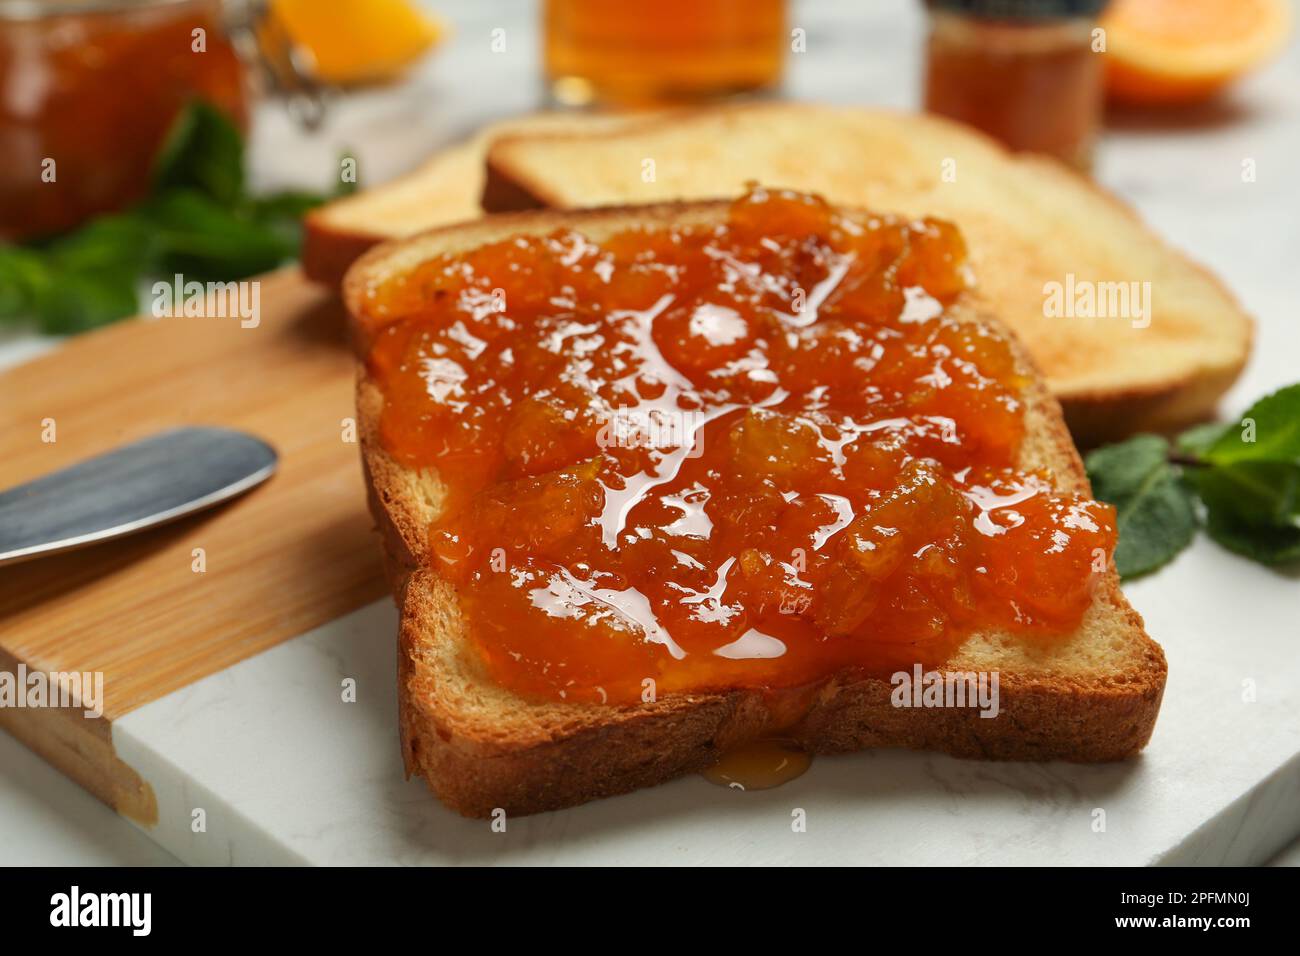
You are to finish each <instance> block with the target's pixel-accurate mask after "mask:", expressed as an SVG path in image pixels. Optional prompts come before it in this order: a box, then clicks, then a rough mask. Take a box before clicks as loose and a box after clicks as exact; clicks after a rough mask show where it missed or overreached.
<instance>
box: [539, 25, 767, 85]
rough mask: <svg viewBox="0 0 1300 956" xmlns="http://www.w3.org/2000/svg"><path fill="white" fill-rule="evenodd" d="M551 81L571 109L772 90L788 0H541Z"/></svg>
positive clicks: (548, 73)
mask: <svg viewBox="0 0 1300 956" xmlns="http://www.w3.org/2000/svg"><path fill="white" fill-rule="evenodd" d="M544 17H545V22H544V27H545V49H544V58H545V62H546V73H547V79H548V81H549V84H550V92H551V95H552V97H553V98H554V99H555V100H557V101H558V102H560V103H563V104H565V105H569V106H577V105H586V104H588V103H593V102H598V103H603V104H608V105H621V106H654V105H657V104H668V103H682V102H698V101H701V100H705V99H710V98H715V97H719V96H727V95H731V94H736V93H749V92H754V91H758V90H763V89H768V88H771V87H774V86H775V85H776V84H777V83H779V82H780V79H781V73H782V69H783V67H784V65H785V44H786V33H785V0H619V2H617V3H611V2H609V0H547V2H546V5H545V13H544Z"/></svg>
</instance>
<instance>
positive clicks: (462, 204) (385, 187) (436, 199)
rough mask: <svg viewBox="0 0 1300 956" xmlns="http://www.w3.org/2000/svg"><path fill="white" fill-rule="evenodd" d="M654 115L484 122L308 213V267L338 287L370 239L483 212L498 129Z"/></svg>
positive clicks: (563, 129) (557, 129) (616, 123)
mask: <svg viewBox="0 0 1300 956" xmlns="http://www.w3.org/2000/svg"><path fill="white" fill-rule="evenodd" d="M653 115H654V114H619V113H537V114H534V115H531V116H520V117H517V118H515V119H510V120H506V121H504V122H501V123H493V124H491V125H489V126H485V127H483V128H482V129H481V130H479V131H478V132H477V133H475V134H474V135H473V136H471V137H470V138H469V139H467V140H464V141H463V142H459V143H456V144H454V145H452V146H448V147H447V148H446V149H444V150H441V151H440V152H438V153H436V154H434V156H433V157H432V158H430V159H428V160H427V161H425V163H424V164H423V165H421V166H420V167H419V168H418V169H415V170H413V171H411V172H409V173H407V174H406V175H405V176H401V177H398V178H397V179H394V180H392V181H390V182H387V183H384V184H382V185H379V186H376V187H374V188H372V189H366V190H364V191H363V192H360V193H357V194H356V195H354V196H347V197H345V198H343V199H336V200H334V201H333V202H329V203H326V204H325V205H323V206H321V207H319V208H318V209H314V210H313V211H312V212H310V213H308V214H307V216H306V217H305V218H304V220H303V241H302V268H303V272H305V273H306V275H307V278H309V279H311V280H312V281H313V282H320V283H322V284H324V285H328V286H332V287H336V288H337V287H338V285H339V283H341V282H342V281H343V274H344V273H345V272H347V270H348V266H350V265H352V263H353V262H354V261H355V260H356V259H357V257H358V256H360V255H361V254H362V253H363V252H365V251H366V250H367V249H369V248H370V247H371V246H373V245H376V244H378V243H380V242H385V241H387V240H389V239H399V238H401V237H402V236H409V235H413V234H414V233H417V232H421V231H423V230H425V229H432V228H434V227H435V226H445V225H447V224H449V223H453V222H461V221H463V220H466V219H477V218H478V217H479V216H481V215H483V209H482V207H481V206H480V205H479V199H480V198H481V196H482V195H483V183H484V157H485V156H486V155H487V149H488V145H489V144H490V143H491V142H492V141H493V140H494V139H496V138H497V137H498V136H505V135H514V134H527V133H576V132H594V131H597V130H613V129H617V128H619V127H621V126H623V125H625V124H627V123H633V122H645V121H646V119H647V117H648V116H653Z"/></svg>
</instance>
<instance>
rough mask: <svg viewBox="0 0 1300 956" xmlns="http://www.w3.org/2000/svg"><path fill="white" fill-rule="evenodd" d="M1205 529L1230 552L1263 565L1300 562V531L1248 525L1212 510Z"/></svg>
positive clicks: (1217, 510)
mask: <svg viewBox="0 0 1300 956" xmlns="http://www.w3.org/2000/svg"><path fill="white" fill-rule="evenodd" d="M1205 530H1206V532H1207V533H1208V534H1209V535H1210V537H1211V538H1213V539H1214V540H1215V541H1217V542H1218V543H1219V544H1221V545H1222V546H1223V547H1225V548H1227V549H1228V550H1229V551H1235V552H1236V553H1237V554H1240V555H1242V556H1244V557H1247V558H1250V559H1251V560H1253V561H1259V562H1260V563H1261V564H1269V565H1279V564H1294V563H1298V562H1300V528H1296V527H1267V526H1263V527H1261V526H1257V525H1247V524H1244V523H1242V522H1240V521H1238V520H1236V519H1235V518H1233V517H1232V515H1231V513H1229V512H1227V511H1224V510H1221V509H1209V510H1208V511H1207V514H1206V519H1205Z"/></svg>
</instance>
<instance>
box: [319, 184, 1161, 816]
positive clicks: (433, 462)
mask: <svg viewBox="0 0 1300 956" xmlns="http://www.w3.org/2000/svg"><path fill="white" fill-rule="evenodd" d="M965 260H966V251H965V246H964V242H963V240H962V238H961V236H960V234H959V233H958V231H957V229H956V228H955V227H953V226H952V225H950V224H948V223H945V222H942V221H939V220H930V219H921V220H913V219H902V218H892V217H888V216H881V215H873V214H870V213H866V212H862V211H859V210H851V209H837V208H834V207H831V206H829V205H828V204H826V203H825V202H824V201H822V200H821V199H819V198H817V197H814V196H809V195H802V194H796V193H788V192H768V191H764V190H761V189H756V190H753V191H751V192H750V193H748V194H747V195H746V196H744V197H742V198H741V199H738V200H735V201H729V202H697V203H684V204H668V205H660V206H644V207H622V208H608V209H596V210H585V211H573V212H541V213H520V214H513V215H502V216H494V217H489V218H487V219H484V220H481V221H477V222H473V223H466V224H463V225H459V226H455V227H450V228H445V229H440V230H434V231H431V232H427V233H424V234H422V235H419V236H416V237H413V238H411V239H407V240H403V241H401V242H396V243H392V244H388V245H384V246H381V247H379V248H377V249H375V250H372V251H371V252H370V253H368V254H367V255H366V256H364V257H363V258H362V259H361V260H360V261H359V262H358V263H357V264H356V265H355V266H354V267H353V268H352V269H351V270H350V272H349V273H348V276H347V278H346V281H345V284H344V295H345V298H346V300H347V304H348V307H349V311H350V312H351V315H352V316H353V321H354V323H355V326H354V331H355V338H356V341H357V343H358V347H359V349H360V352H361V354H362V357H363V366H362V369H361V372H360V374H359V378H358V394H357V403H358V412H359V425H360V433H361V449H362V457H363V463H364V468H365V473H366V476H367V486H368V489H369V493H370V501H371V507H372V510H373V512H374V515H375V518H376V521H377V523H378V525H379V528H380V531H381V533H382V537H383V541H384V549H385V555H386V560H387V566H388V568H389V572H390V575H391V578H392V582H393V587H394V593H395V595H396V597H397V600H398V602H399V604H400V606H401V612H402V613H401V635H400V651H399V702H400V726H401V745H402V751H403V756H404V760H405V763H406V767H407V770H408V773H417V774H420V775H422V776H424V777H425V778H426V780H427V781H428V783H429V785H430V786H431V787H432V789H433V790H434V791H435V792H436V793H437V794H438V796H439V797H440V798H441V799H442V800H443V801H444V802H445V803H447V804H448V805H449V806H450V807H452V808H453V809H455V810H457V811H459V812H461V813H463V814H466V815H471V816H486V815H490V814H491V813H492V812H493V811H494V810H497V809H501V810H504V811H505V812H507V813H510V814H522V813H533V812H537V811H543V810H550V809H557V808H560V807H566V806H570V805H573V804H577V803H581V802H584V801H586V800H590V799H593V798H596V797H603V796H609V795H612V794H617V793H623V792H626V791H629V790H632V789H635V788H638V787H644V786H649V785H652V784H656V783H660V782H662V781H665V780H668V779H670V778H672V777H675V776H678V775H680V774H683V773H687V772H690V771H693V770H700V769H703V768H706V767H708V766H709V765H711V764H712V763H714V762H716V761H717V760H718V759H719V758H720V756H721V755H723V754H725V753H726V752H727V751H728V750H729V749H730V748H733V747H738V746H741V745H743V744H745V743H747V742H750V741H753V740H755V739H758V738H761V737H764V736H772V735H779V736H781V737H782V738H784V739H788V740H792V741H794V742H796V743H797V744H798V745H799V746H801V747H803V748H805V749H807V750H808V751H811V752H818V753H821V752H836V751H848V750H856V749H860V748H865V747H911V748H923V749H932V750H940V751H944V752H947V753H950V754H954V755H958V756H965V757H986V758H994V759H1030V760H1049V759H1064V760H1075V761H1104V760H1117V759H1122V758H1125V757H1128V756H1130V755H1132V754H1134V753H1136V752H1137V751H1138V750H1140V749H1141V748H1142V747H1143V746H1144V745H1145V744H1146V742H1147V740H1148V738H1149V737H1150V734H1151V731H1152V727H1153V725H1154V722H1155V719H1156V714H1157V711H1158V709H1159V706H1160V700H1161V695H1162V693H1163V689H1164V682H1165V662H1164V656H1163V654H1162V652H1161V650H1160V648H1159V646H1158V645H1156V644H1155V643H1154V642H1153V641H1152V640H1151V639H1150V638H1149V637H1147V635H1146V634H1145V633H1144V631H1143V626H1142V621H1141V618H1140V617H1139V616H1138V615H1137V614H1136V612H1134V611H1133V609H1132V608H1130V607H1129V605H1128V604H1127V602H1126V601H1125V599H1124V597H1123V595H1122V594H1121V593H1120V590H1119V586H1118V579H1117V577H1116V575H1115V572H1114V570H1113V566H1112V562H1111V560H1110V555H1111V551H1112V549H1113V547H1114V542H1115V527H1114V524H1115V521H1114V513H1113V511H1112V510H1111V508H1110V507H1109V506H1107V505H1104V504H1101V503H1098V502H1096V501H1093V500H1091V498H1090V494H1091V492H1090V489H1089V487H1088V482H1087V478H1086V476H1085V474H1084V471H1083V468H1082V465H1081V464H1080V460H1079V457H1078V454H1077V452H1076V451H1075V449H1074V446H1073V445H1072V443H1071V441H1070V437H1069V434H1068V433H1067V431H1066V429H1065V426H1064V423H1063V421H1062V418H1061V413H1060V408H1059V406H1058V405H1057V403H1056V401H1055V400H1054V399H1053V398H1052V397H1051V396H1050V395H1049V393H1048V392H1047V391H1046V389H1045V388H1044V386H1043V384H1042V382H1041V380H1040V379H1039V377H1038V376H1037V374H1036V372H1035V371H1034V369H1033V368H1032V366H1031V364H1030V363H1029V360H1028V359H1027V358H1026V356H1025V355H1024V353H1023V351H1022V349H1021V348H1020V347H1019V345H1018V344H1017V342H1016V340H1015V339H1014V338H1013V337H1011V336H1010V335H1009V334H1008V333H1007V332H1006V331H1005V329H1003V328H1002V327H1001V325H1000V324H999V323H998V322H997V320H996V319H995V318H994V317H993V316H991V315H988V314H987V313H986V311H985V310H984V308H983V307H982V306H981V305H980V303H979V301H978V300H977V299H976V297H975V296H974V295H972V293H971V291H970V289H969V285H970V276H969V272H968V270H967V267H966V261H965ZM931 674H938V675H940V677H941V679H942V677H943V675H953V674H955V675H959V677H960V676H961V675H966V676H968V677H974V676H976V675H984V676H985V677H989V676H995V677H996V680H995V681H994V682H993V683H992V686H994V687H995V688H996V694H997V700H996V704H995V707H994V708H993V712H992V713H990V712H989V710H988V709H987V708H986V709H983V710H981V709H977V708H976V707H974V706H972V705H973V701H970V702H957V701H954V700H952V699H951V698H949V699H948V700H947V701H946V702H945V701H943V700H940V701H939V703H940V704H946V705H944V706H929V705H928V703H929V698H928V697H927V705H925V706H914V705H915V704H917V703H919V702H920V701H919V694H918V695H917V696H916V698H913V697H912V696H910V695H909V694H906V693H901V692H900V688H901V687H902V686H903V685H904V684H905V683H906V682H907V680H908V679H909V678H910V677H912V676H913V675H931Z"/></svg>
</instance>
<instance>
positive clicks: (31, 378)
mask: <svg viewBox="0 0 1300 956" xmlns="http://www.w3.org/2000/svg"><path fill="white" fill-rule="evenodd" d="M258 281H260V283H261V291H260V295H261V303H260V304H261V316H260V322H259V323H258V325H257V326H256V327H253V328H242V327H241V326H240V323H239V320H238V319H236V318H184V317H176V318H163V319H133V320H130V321H126V322H121V323H118V324H116V325H112V326H109V327H108V328H105V329H102V330H99V331H96V332H91V333H89V334H86V335H82V336H78V337H77V338H74V339H72V340H71V341H69V342H68V343H67V344H65V345H63V346H62V347H61V348H58V349H56V350H55V351H54V352H52V353H50V354H48V355H45V356H43V357H40V358H37V359H36V360H34V361H31V362H28V363H26V364H24V365H20V366H18V367H16V368H14V369H12V370H9V371H7V372H3V373H0V487H4V488H7V487H10V486H12V485H15V484H18V483H21V482H24V481H27V480H29V479H32V478H36V477H38V476H40V475H43V474H46V473H48V472H50V471H53V470H55V469H58V468H61V467H64V466H66V465H70V464H73V463H75V462H77V461H80V460H82V459H84V458H87V457H90V456H92V455H96V454H98V453H100V452H103V451H106V450H108V449H110V448H113V447H115V446H118V445H122V444H124V443H126V442H130V441H134V440H136V439H138V438H143V437H145V436H147V435H150V434H152V433H154V432H157V431H161V430H163V429H166V428H170V427H174V426H178V425H226V426H230V427H232V428H238V429H243V430H245V431H248V432H251V433H252V434H254V435H257V436H259V437H261V438H263V439H265V440H266V441H268V442H270V443H271V445H273V446H274V447H275V449H276V450H277V452H279V455H280V464H279V469H278V470H277V472H276V474H275V475H274V476H273V477H272V478H271V479H270V481H268V482H267V483H265V484H264V485H262V486H261V487H259V488H257V489H255V490H253V491H252V492H250V493H248V494H247V495H244V496H243V497H240V498H237V499H235V500H234V501H232V502H230V503H227V504H225V505H222V506H219V507H218V508H216V509H213V510H211V511H208V512H206V513H204V514H201V515H196V516H193V517H191V518H187V519H184V520H181V521H178V522H175V523H173V524H171V525H168V526H165V527H162V528H159V529H155V530H153V531H150V532H146V533H144V534H140V535H136V536H134V537H131V538H126V539H122V540H120V541H117V542H109V543H105V544H101V545H97V546H94V547H91V548H86V549H83V550H80V551H74V552H69V553H67V554H63V555H58V556H55V557H50V558H44V559H38V560H34V561H30V562H27V563H24V564H19V565H14V566H10V567H5V568H0V670H7V671H10V672H12V673H15V674H16V673H18V667H19V665H20V664H25V665H26V667H27V671H28V672H29V673H30V672H32V671H42V672H50V671H78V672H84V671H99V672H102V673H103V675H104V676H103V682H104V708H103V709H104V713H103V717H102V718H93V717H92V718H87V717H85V716H84V715H83V712H82V711H81V710H67V709H63V710H60V709H49V708H46V709H38V708H12V707H0V727H4V728H5V729H6V730H8V731H9V732H10V733H12V734H14V735H15V736H17V737H18V738H19V739H21V740H23V741H24V742H25V743H27V745H28V746H30V747H31V748H32V749H33V750H35V751H37V752H38V753H40V754H41V755H43V756H44V757H45V758H46V759H48V760H49V761H50V762H52V763H53V764H55V765H56V766H58V767H59V768H60V769H62V770H63V771H64V772H65V773H67V774H68V775H69V776H71V777H73V778H74V779H75V780H77V781H78V782H79V783H81V784H82V785H84V786H85V787H87V788H88V789H89V790H90V791H91V792H93V793H94V794H96V795H97V796H98V797H100V798H101V799H102V800H104V801H105V802H106V803H108V804H109V805H110V806H113V807H115V808H116V809H118V810H119V812H122V813H124V814H126V815H129V816H131V817H133V818H136V819H140V820H144V821H149V820H150V819H152V818H153V817H154V816H155V815H156V808H155V805H154V800H153V794H152V793H151V792H150V791H149V787H148V785H147V784H146V783H144V781H142V780H141V779H140V778H139V777H138V775H136V774H135V772H134V771H132V770H131V769H130V768H129V767H127V766H126V765H125V764H124V763H122V761H120V760H119V759H118V758H117V757H116V755H115V754H114V752H113V745H112V722H113V721H114V720H115V719H117V718H119V717H121V716H122V715H123V714H125V713H128V712H130V711H131V710H133V709H135V708H137V707H139V706H141V705H142V704H145V703H148V702H149V701H152V700H156V699H157V698H159V697H162V696H163V695H165V694H168V693H170V692H171V691H174V690H176V689H177V688H180V687H183V686H185V685H186V684H189V683H191V682H193V681H196V680H198V679H199V678H202V677H206V676H207V675H209V674H212V673H213V672H215V671H219V670H222V669H223V668H226V667H229V666H230V665H232V664H234V663H235V662H237V661H239V660H241V659H243V658H245V657H248V656H250V655H253V654H256V653H258V652H259V651H263V650H265V649H267V648H268V647H271V646H272V645H274V644H277V643H279V642H281V641H284V640H287V639H289V638H291V637H294V636H296V635H299V634H302V633H304V632H306V631H308V630H311V629H312V628H314V627H317V626H318V625H320V624H323V623H325V622H327V621H330V620H333V619H334V618H336V617H339V616H340V615H343V614H346V613H347V612H349V611H351V610H354V609H355V608H357V607H359V606H361V605H362V604H364V603H367V602H370V601H372V600H374V599H376V598H378V597H380V596H381V595H382V594H383V593H384V592H385V586H384V583H383V579H382V572H381V568H380V563H379V548H378V546H377V544H376V542H375V541H374V540H373V539H372V531H371V527H372V526H371V521H370V517H369V515H368V513H367V511H366V504H365V490H364V486H363V484H362V480H361V467H360V463H359V458H358V452H357V446H356V444H355V440H354V439H353V436H352V429H350V428H349V425H350V421H351V418H352V416H353V415H354V406H353V394H352V389H353V376H354V364H353V358H352V355H351V353H350V352H349V350H348V347H347V341H346V326H345V316H344V311H343V308H342V306H341V304H340V303H339V302H338V301H337V299H336V298H335V297H334V296H333V295H331V294H329V293H327V292H325V291H323V290H321V289H320V288H318V287H316V286H313V285H312V284H310V283H308V282H307V281H306V280H305V279H304V278H303V277H302V275H301V273H300V272H299V271H298V270H297V268H296V267H295V268H292V269H286V270H282V271H279V272H275V273H272V274H270V275H267V276H264V277H262V278H261V279H260V280H258ZM50 421H52V422H53V425H54V433H53V434H54V438H55V440H54V441H52V442H49V441H46V440H44V438H45V437H48V435H49V429H48V423H49V422H50ZM196 549H202V564H203V570H201V571H200V570H196V557H195V550H196ZM389 636H390V635H383V636H382V637H383V638H385V639H386V638H387V637H389ZM379 637H380V636H379V635H377V638H379Z"/></svg>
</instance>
